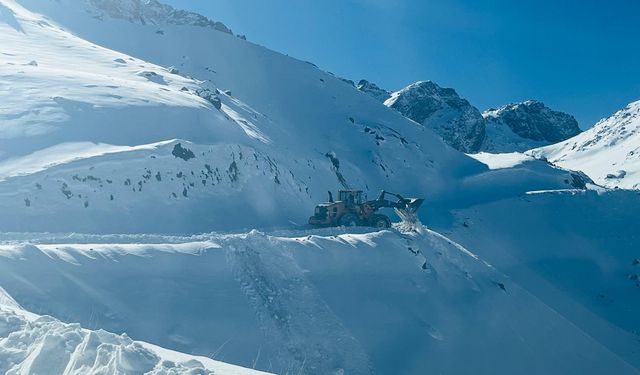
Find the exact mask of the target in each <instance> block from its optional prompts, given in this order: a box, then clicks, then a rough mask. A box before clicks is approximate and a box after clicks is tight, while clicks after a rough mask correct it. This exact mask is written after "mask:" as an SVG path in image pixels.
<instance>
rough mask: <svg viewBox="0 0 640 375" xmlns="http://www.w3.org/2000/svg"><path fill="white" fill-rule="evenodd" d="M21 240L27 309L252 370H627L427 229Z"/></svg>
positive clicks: (7, 268)
mask: <svg viewBox="0 0 640 375" xmlns="http://www.w3.org/2000/svg"><path fill="white" fill-rule="evenodd" d="M27 237H28V238H29V239H28V243H30V244H27V242H25V240H26V238H25V235H14V236H13V238H12V236H11V235H5V241H4V245H2V251H1V252H0V269H1V270H2V272H0V284H1V285H3V286H4V288H5V289H6V290H7V291H8V292H9V293H10V294H11V295H12V296H14V297H15V298H16V299H17V300H18V302H20V303H21V304H22V305H24V306H25V307H26V308H28V309H30V310H32V311H37V312H39V313H46V314H51V315H54V316H60V317H65V320H68V321H75V322H80V323H82V324H83V325H84V326H85V327H96V326H99V327H103V328H105V329H108V330H111V331H114V332H128V334H129V335H130V336H131V337H135V338H136V339H142V340H145V341H151V342H154V343H159V344H160V345H163V346H167V347H171V348H175V349H178V350H182V351H188V352H191V353H194V354H199V355H205V356H209V355H212V354H213V355H214V356H215V358H217V359H222V360H225V361H230V362H232V363H238V364H241V365H244V366H248V367H253V365H254V364H255V366H256V368H259V369H264V370H267V371H274V372H277V373H284V372H297V371H301V369H303V372H306V373H318V374H326V373H341V372H340V371H344V373H349V374H359V373H370V372H372V371H375V372H377V373H394V372H395V373H425V372H441V373H468V372H476V373H493V372H502V373H532V372H534V373H545V372H546V373H548V372H554V373H566V372H583V373H584V372H590V373H604V372H607V371H614V372H615V373H635V372H636V370H634V369H633V367H631V366H630V365H629V364H627V363H626V362H625V361H624V360H623V359H621V358H620V357H619V356H617V355H615V354H613V352H612V351H610V349H607V348H606V347H605V346H603V345H602V344H600V343H599V342H598V341H596V340H594V339H593V338H591V337H590V336H589V335H587V334H585V333H584V332H583V331H581V330H580V329H578V328H577V327H576V326H575V325H574V324H573V323H572V322H571V321H569V320H567V319H565V318H564V317H562V316H561V315H558V314H557V313H556V311H554V310H553V309H551V308H549V307H548V306H547V305H546V304H545V301H544V300H541V299H539V298H536V296H534V295H532V294H529V293H528V292H526V291H525V290H523V289H522V288H521V287H520V286H519V285H518V284H517V283H515V282H514V281H513V280H512V279H510V278H507V277H505V276H503V275H502V274H501V273H500V272H499V271H497V270H495V269H494V268H493V267H491V266H490V265H488V264H487V263H485V262H484V261H482V260H481V259H479V258H478V257H477V256H476V255H474V254H472V253H471V252H469V251H468V250H466V249H465V248H463V247H461V246H459V245H457V244H456V243H454V242H452V241H451V240H449V239H447V238H446V237H443V236H441V235H439V234H437V233H435V232H431V231H429V230H426V229H420V230H419V233H415V232H414V233H401V232H389V231H386V232H374V233H362V234H349V233H343V234H340V231H339V230H338V231H335V230H334V231H331V230H321V231H317V232H316V234H313V233H309V232H307V231H303V232H280V233H278V234H276V235H269V234H264V233H260V232H256V231H253V232H250V233H246V234H237V235H226V234H221V235H216V234H211V235H201V236H197V237H186V238H185V237H166V236H164V237H162V236H156V237H155V238H154V237H153V236H119V237H117V238H116V237H114V236H87V235H50V236H41V237H39V236H37V235H27ZM116 239H117V240H118V242H114V240H116ZM70 241H73V242H70ZM70 290H74V293H72V294H70V293H69V291H70ZM611 331H612V332H616V331H614V330H611ZM611 337H614V336H611ZM627 343H628V344H629V345H632V347H635V349H634V350H637V349H638V344H637V342H635V343H633V341H632V340H630V341H628V342H627ZM630 348H631V347H630ZM460 358H465V360H464V361H460V360H459V359H460ZM540 358H544V361H541V360H540Z"/></svg>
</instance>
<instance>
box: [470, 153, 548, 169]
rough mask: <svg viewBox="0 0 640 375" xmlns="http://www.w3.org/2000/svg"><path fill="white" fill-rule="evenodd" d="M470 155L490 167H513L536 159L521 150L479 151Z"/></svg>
mask: <svg viewBox="0 0 640 375" xmlns="http://www.w3.org/2000/svg"><path fill="white" fill-rule="evenodd" d="M469 156H471V157H472V158H474V159H476V160H478V161H479V162H481V163H483V164H485V165H486V166H487V167H489V169H503V168H513V167H515V166H517V165H520V164H522V163H524V162H525V161H532V160H535V159H534V158H533V157H531V156H527V155H525V154H522V153H519V152H509V153H504V154H493V153H490V152H478V153H477V154H469Z"/></svg>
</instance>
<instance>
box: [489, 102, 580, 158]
mask: <svg viewBox="0 0 640 375" xmlns="http://www.w3.org/2000/svg"><path fill="white" fill-rule="evenodd" d="M483 117H484V118H485V119H486V120H487V132H488V136H487V141H486V142H485V146H484V147H483V149H485V150H486V151H525V150H527V149H530V148H532V147H531V146H533V147H539V146H546V145H549V144H553V143H557V142H561V141H564V140H566V139H569V138H571V137H574V136H576V135H578V134H580V132H581V130H580V128H579V127H578V122H577V121H576V119H575V118H574V117H573V116H571V115H569V114H567V113H564V112H559V111H554V110H552V109H550V108H549V107H547V106H545V105H544V104H543V103H542V102H539V101H535V100H528V101H526V102H523V103H515V104H509V105H506V106H504V107H501V108H498V109H490V110H488V111H486V112H484V113H483ZM518 138H519V139H518ZM523 147H525V148H524V149H523Z"/></svg>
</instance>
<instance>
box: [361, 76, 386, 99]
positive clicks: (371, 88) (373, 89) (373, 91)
mask: <svg viewBox="0 0 640 375" xmlns="http://www.w3.org/2000/svg"><path fill="white" fill-rule="evenodd" d="M356 88H357V89H358V90H360V91H362V92H364V93H366V94H369V95H371V96H372V97H374V98H375V99H376V100H378V101H380V102H382V103H384V101H385V100H387V99H389V98H390V97H391V93H390V92H389V91H387V90H385V89H383V88H381V87H379V86H378V85H376V84H375V83H373V82H369V81H367V80H366V79H362V80H360V82H358V85H357V86H356Z"/></svg>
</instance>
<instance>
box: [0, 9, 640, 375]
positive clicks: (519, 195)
mask: <svg viewBox="0 0 640 375" xmlns="http://www.w3.org/2000/svg"><path fill="white" fill-rule="evenodd" d="M145 5H147V6H149V7H150V8H149V9H146V8H145V9H142V8H139V7H140V6H145ZM111 6H113V7H111ZM105 7H106V8H105ZM167 12H168V13H167ZM138 15H142V16H143V19H140V17H137V16H138ZM176 17H177V18H176ZM198 20H201V19H200V18H199V17H196V16H195V15H188V14H187V15H185V14H174V13H171V11H167V8H164V7H162V6H159V5H158V3H156V2H155V1H150V2H147V1H141V0H100V1H98V0H88V1H75V0H0V37H1V38H2V39H1V40H2V43H1V44H0V82H1V83H2V86H0V87H2V88H1V89H0V99H2V100H0V204H1V206H2V207H1V208H2V209H0V288H4V289H2V290H3V291H2V292H0V372H1V371H4V372H8V371H13V373H12V372H9V373H10V374H16V375H17V374H21V375H23V374H24V375H26V374H41V373H43V371H49V372H45V373H47V374H49V373H53V374H54V375H55V374H58V373H59V374H65V371H66V370H67V369H69V372H66V373H67V374H70V373H89V374H91V372H89V370H88V369H89V368H91V369H92V370H91V371H94V373H95V374H96V375H97V374H98V373H100V374H103V373H107V374H108V373H118V374H121V373H125V374H132V375H133V374H142V373H145V372H146V373H152V374H153V373H157V374H163V373H166V374H176V373H190V374H198V373H206V371H214V372H215V373H234V372H233V371H238V373H246V372H248V373H250V371H249V370H244V369H242V368H236V367H226V366H225V365H224V364H222V363H220V362H213V359H215V360H220V361H225V362H229V363H234V364H237V365H241V366H244V367H246V368H256V369H259V370H263V371H269V372H274V373H295V374H298V373H300V374H369V373H383V374H386V373H399V374H405V373H406V374H424V373H481V374H482V373H511V374H518V373H587V374H591V373H593V374H601V373H616V374H627V373H628V374H636V373H638V369H639V368H640V360H638V358H640V355H638V354H639V353H640V348H639V347H640V344H639V340H638V334H637V332H639V331H640V327H638V325H637V319H635V317H637V316H638V313H639V312H640V311H639V310H638V309H639V308H640V306H639V305H638V304H637V303H636V302H635V301H637V300H638V299H637V292H638V287H639V286H638V277H640V276H639V275H640V271H638V270H637V267H638V264H640V259H638V256H637V255H636V254H635V252H637V248H638V243H639V239H638V235H637V233H635V228H638V227H640V222H638V218H637V217H635V216H634V215H633V213H634V212H637V211H638V209H640V207H636V205H637V204H636V202H637V201H638V200H637V194H636V192H629V191H617V192H612V191H607V190H606V189H601V188H598V189H595V190H589V191H585V190H584V189H585V188H587V187H592V185H590V181H589V180H588V178H585V177H584V176H583V175H581V174H579V173H575V172H571V171H569V170H566V169H562V168H559V167H554V166H552V165H550V164H549V163H547V162H546V161H544V160H539V158H538V159H536V158H535V157H530V156H525V155H521V154H498V155H491V154H479V155H474V156H473V158H472V157H469V156H467V155H464V154H462V153H459V152H457V151H455V150H453V149H451V148H450V147H448V146H446V145H445V144H444V142H442V141H441V139H440V138H439V137H438V136H436V135H435V134H434V133H432V132H431V131H430V130H428V129H425V128H424V127H423V126H420V125H418V124H416V123H414V122H412V121H409V120H407V119H405V118H403V117H402V116H401V115H400V114H398V113H396V112H395V111H392V110H390V109H388V108H387V107H385V106H384V105H383V104H381V103H379V102H377V101H376V100H374V99H373V98H371V97H369V96H368V95H367V94H365V93H362V92H359V91H358V90H357V89H356V88H355V87H353V86H351V85H349V84H347V83H345V82H344V81H342V80H340V79H338V78H336V77H334V76H332V75H331V74H328V73H325V72H323V71H321V70H320V69H318V68H316V67H315V66H313V65H312V64H309V63H306V62H302V61H298V60H295V59H293V58H290V57H287V56H284V55H281V54H278V53H275V52H273V51H269V50H268V49H266V48H263V47H260V46H256V45H254V44H252V43H249V42H247V41H244V40H242V39H240V38H237V37H235V36H233V35H231V34H229V33H228V32H225V30H222V32H220V31H218V30H219V28H217V27H216V26H215V24H214V25H213V27H212V25H211V24H208V23H207V22H204V23H202V24H200V22H199V21H198ZM149 21H152V22H149ZM183 21H184V22H183ZM185 41H189V43H185ZM629 108H630V110H629V111H628V112H629V113H630V115H627V114H625V113H622V114H621V115H620V118H619V119H618V120H620V121H615V123H616V124H618V123H623V124H624V125H623V128H619V127H617V128H616V127H610V132H607V133H606V134H609V133H611V134H617V135H618V136H619V137H617V138H615V139H618V141H616V142H610V143H611V147H601V148H600V149H601V150H609V151H613V150H614V149H617V148H616V147H614V146H619V145H622V144H624V145H625V147H627V146H626V145H627V144H629V145H631V144H632V143H633V141H632V138H633V137H631V136H630V135H629V133H633V131H632V130H633V129H635V128H633V127H632V126H631V125H633V126H635V125H637V122H636V120H635V119H636V117H634V115H632V114H633V113H636V112H637V106H634V105H632V106H630V107H629ZM634 111H636V112H634ZM627 120H629V121H627ZM612 121H613V120H612ZM625 121H627V122H625ZM613 129H618V130H616V131H614V130H613ZM628 135H629V136H628ZM623 136H624V137H623ZM627 136H628V137H627ZM611 139H612V140H613V139H614V138H611ZM584 149H585V150H587V149H588V148H587V147H585V148H584ZM628 153H629V152H627V155H628ZM615 155H617V154H615ZM474 158H475V159H477V160H474ZM552 159H553V158H551V157H549V160H550V161H553V160H552ZM554 163H555V162H554ZM627 163H628V166H627V167H626V169H625V174H624V176H623V175H622V174H619V173H618V174H617V176H622V177H617V178H618V179H619V180H623V179H624V180H625V181H627V180H628V178H629V177H633V176H634V174H633V169H632V168H631V167H632V166H633V164H632V162H631V161H630V159H629V161H628V162H627ZM555 164H558V165H561V166H562V165H563V164H561V162H557V163H555ZM585 165H586V164H585ZM566 167H569V168H570V169H574V168H573V166H572V165H567V166H566ZM575 169H582V170H584V169H583V168H582V167H581V168H575ZM585 169H586V167H585ZM585 171H586V170H585ZM586 172H587V173H589V172H588V171H586ZM614 173H617V172H616V171H614ZM594 179H597V176H595V177H594ZM629 181H630V180H629ZM598 182H599V181H598ZM344 186H349V187H356V188H358V187H361V188H363V189H364V190H365V192H367V193H369V196H370V197H373V196H374V195H375V194H377V192H378V191H379V190H380V189H382V188H385V189H388V190H391V191H396V192H399V193H403V194H405V195H415V196H418V197H424V198H426V201H425V204H424V206H423V209H421V211H420V216H421V219H422V220H423V221H424V222H425V223H427V224H428V225H429V227H430V228H432V229H430V230H429V229H426V228H423V227H422V226H416V227H415V229H416V231H415V232H403V231H400V230H399V229H394V230H390V231H381V232H370V231H368V230H366V229H364V228H356V229H351V230H350V231H349V232H346V231H345V230H343V229H323V230H312V229H308V228H305V227H304V225H303V224H304V223H306V220H307V217H308V215H310V214H311V212H312V210H313V206H314V204H315V203H317V202H321V201H322V200H324V199H325V198H326V191H327V190H329V189H330V190H335V189H336V188H337V187H344ZM285 227H286V228H288V229H277V228H285ZM291 227H294V229H291ZM253 228H260V230H261V231H257V230H252V229H253ZM274 228H275V229H274ZM397 228H400V229H401V228H402V227H401V226H398V227H397ZM245 229H246V230H245ZM212 230H215V231H218V232H216V233H209V232H210V231H212ZM11 231H13V232H11ZM25 231H29V232H34V231H41V232H48V233H41V234H37V233H24V232H25ZM91 232H94V233H102V234H94V235H90V234H86V233H91ZM55 233H61V234H55ZM83 233H85V234H83ZM113 233H126V234H113ZM144 233H146V234H144ZM151 233H164V234H151ZM167 233H182V235H177V234H176V235H168V234H167ZM193 233H207V234H201V235H194V234H193ZM234 233H235V234H234ZM23 307H24V308H23ZM103 330H104V331H103ZM107 332H113V334H112V333H107ZM125 333H126V335H125ZM129 337H131V338H129ZM16 338H17V339H16ZM137 340H143V341H137ZM145 342H148V343H153V344H154V345H152V344H145ZM155 345H159V346H155ZM160 347H164V348H169V349H171V350H175V352H172V351H169V349H161V348H160ZM99 348H102V349H99ZM186 353H188V354H186ZM191 355H195V356H198V357H192V356H191ZM207 358H213V359H207ZM167 361H169V362H172V363H173V364H175V367H173V368H170V367H171V366H173V364H172V363H169V362H167ZM194 361H197V362H194ZM44 363H52V365H51V367H42V366H44V365H43V364H44ZM191 365H194V366H196V367H195V368H189V366H191ZM118 366H121V367H118ZM122 366H125V367H126V368H125V369H123V368H122ZM127 366H128V367H127ZM9 369H12V370H9ZM73 371H75V372H73ZM83 371H84V372H83ZM127 371H128V372H127ZM154 371H155V372H154ZM163 371H164V372H163Z"/></svg>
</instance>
